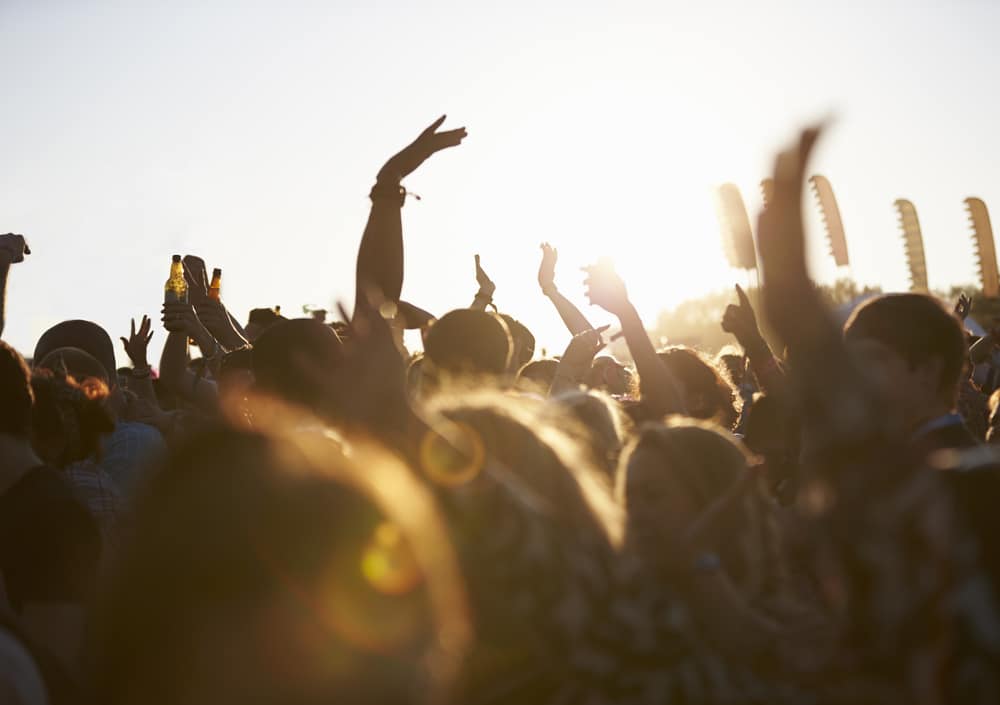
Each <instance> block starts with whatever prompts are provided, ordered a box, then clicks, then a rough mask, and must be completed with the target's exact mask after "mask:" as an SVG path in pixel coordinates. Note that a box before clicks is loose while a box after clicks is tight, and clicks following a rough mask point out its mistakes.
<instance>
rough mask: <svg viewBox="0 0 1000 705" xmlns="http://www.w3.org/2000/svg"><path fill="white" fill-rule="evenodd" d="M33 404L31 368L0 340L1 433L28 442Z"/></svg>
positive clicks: (15, 351)
mask: <svg viewBox="0 0 1000 705" xmlns="http://www.w3.org/2000/svg"><path fill="white" fill-rule="evenodd" d="M34 401H35V395H34V394H33V393H32V391H31V371H30V370H28V365H27V364H26V363H25V362H24V358H23V357H21V355H20V354H19V353H18V352H17V350H15V349H14V348H12V347H11V346H10V345H8V344H7V343H5V342H3V341H2V340H0V433H6V434H9V435H11V436H16V437H17V438H21V439H27V438H29V437H30V435H31V405H32V404H33V403H34Z"/></svg>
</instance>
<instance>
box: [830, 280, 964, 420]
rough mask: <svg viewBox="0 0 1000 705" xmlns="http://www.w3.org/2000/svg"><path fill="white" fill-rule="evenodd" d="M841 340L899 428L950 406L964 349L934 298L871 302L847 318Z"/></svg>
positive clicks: (954, 323) (953, 322)
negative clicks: (876, 386) (877, 390)
mask: <svg viewBox="0 0 1000 705" xmlns="http://www.w3.org/2000/svg"><path fill="white" fill-rule="evenodd" d="M844 339H845V340H846V341H847V344H848V346H849V347H850V349H851V350H852V352H854V353H855V355H856V358H857V359H858V360H859V362H860V364H861V365H862V368H863V369H864V371H865V372H867V373H868V374H869V377H870V378H871V380H872V382H873V383H875V384H877V385H878V388H879V391H880V392H881V394H882V396H883V398H884V400H885V402H886V404H887V406H888V412H889V413H890V414H891V421H892V422H894V423H895V424H898V425H899V426H900V427H901V429H903V430H912V429H914V428H916V427H917V426H919V425H920V424H922V423H924V422H926V421H928V420H930V419H932V418H935V417H937V416H940V415H942V414H945V413H948V412H949V411H951V410H953V409H954V408H955V405H956V403H957V401H958V389H959V382H960V380H961V377H962V370H963V367H964V365H965V361H966V357H967V354H968V348H967V347H966V344H965V336H964V335H963V333H962V326H961V324H960V323H959V321H958V319H957V318H956V317H955V316H954V315H953V314H952V313H951V312H950V311H948V310H947V309H945V307H944V306H943V305H942V304H941V303H940V302H939V301H937V299H934V298H933V297H931V296H926V295H924V294H888V295H885V296H879V297H877V298H874V299H872V300H871V301H869V302H867V303H865V304H863V305H862V306H860V307H859V308H858V309H857V310H856V311H855V312H854V313H853V314H852V315H851V318H850V319H849V320H848V321H847V324H846V326H845V328H844Z"/></svg>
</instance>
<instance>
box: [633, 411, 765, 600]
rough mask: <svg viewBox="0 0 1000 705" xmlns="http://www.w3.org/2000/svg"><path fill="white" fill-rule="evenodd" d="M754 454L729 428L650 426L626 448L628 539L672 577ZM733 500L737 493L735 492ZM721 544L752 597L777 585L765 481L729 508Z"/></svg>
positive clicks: (731, 570) (730, 569)
mask: <svg viewBox="0 0 1000 705" xmlns="http://www.w3.org/2000/svg"><path fill="white" fill-rule="evenodd" d="M747 461H748V459H747V455H746V453H745V452H744V451H743V449H742V448H741V447H740V446H739V445H738V443H737V441H736V439H735V438H733V437H732V436H731V435H730V434H729V433H727V432H725V431H722V430H720V429H717V428H715V427H712V426H710V425H707V424H697V423H693V422H690V421H678V422H673V423H670V424H667V425H665V424H647V425H646V426H645V427H643V428H642V429H641V430H640V431H639V434H638V437H637V439H636V440H635V441H634V442H633V443H632V444H631V445H630V446H629V447H628V448H627V449H626V450H625V452H624V453H623V455H622V463H621V465H620V467H619V475H618V486H617V488H616V491H617V495H618V498H619V501H621V502H622V503H623V505H624V507H625V510H626V517H627V520H626V527H627V528H626V544H627V547H628V548H629V550H632V551H635V552H636V554H637V555H639V556H640V558H641V559H642V560H643V562H644V563H645V564H646V565H647V566H648V567H649V569H651V570H652V571H654V573H656V574H658V575H661V576H667V577H669V575H670V574H671V572H672V571H673V570H674V569H675V568H678V567H680V568H681V569H684V570H689V569H690V566H689V565H686V564H685V565H683V566H676V565H675V564H674V562H673V561H674V559H675V552H676V551H677V550H678V548H679V547H680V546H682V545H683V542H684V541H685V540H686V533H687V531H688V530H689V529H690V528H691V526H692V524H693V523H694V522H695V520H697V519H698V518H699V517H701V516H702V514H703V512H704V511H705V510H706V509H707V508H708V507H709V506H711V505H712V504H713V503H715V502H717V501H718V500H719V499H720V498H722V497H723V496H726V495H727V494H728V493H730V492H731V490H732V489H733V488H734V486H735V485H736V484H737V483H738V482H740V481H747V478H746V477H745V473H746V472H747V471H748V470H747V467H748V463H747ZM728 496H730V497H733V496H734V495H731V494H729V495H728ZM722 511H724V516H722V517H721V518H720V519H719V521H720V522H721V523H720V528H719V530H718V531H719V533H718V535H717V536H716V541H715V544H716V545H717V546H719V550H718V553H719V557H720V559H721V561H722V565H723V568H724V569H725V570H726V572H727V573H728V575H729V576H730V577H731V578H732V579H733V581H734V583H735V584H736V585H738V586H739V587H740V588H741V589H742V590H743V591H744V592H745V594H747V595H748V596H750V597H756V596H758V595H760V594H762V593H763V592H765V591H767V590H769V589H771V588H772V587H773V579H774V577H775V575H776V574H777V572H778V569H779V566H778V565H777V564H776V563H775V561H776V558H777V548H776V535H775V531H774V526H773V524H772V523H771V521H770V517H769V516H768V515H767V512H766V503H765V501H764V499H763V497H762V489H761V488H760V486H759V484H757V483H756V482H752V483H751V485H750V486H749V487H748V488H746V489H745V490H744V491H743V492H742V494H737V495H735V499H734V500H733V501H731V502H729V503H726V504H725V505H724V507H723V510H722Z"/></svg>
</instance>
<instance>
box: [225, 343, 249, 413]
mask: <svg viewBox="0 0 1000 705" xmlns="http://www.w3.org/2000/svg"><path fill="white" fill-rule="evenodd" d="M216 382H217V383H218V385H219V397H220V398H221V399H224V400H227V401H229V402H234V403H240V401H241V400H242V399H243V398H245V397H246V395H247V393H248V392H249V390H250V388H251V387H253V382H254V377H253V348H251V347H249V346H245V347H242V348H238V349H236V350H230V351H229V352H227V353H226V354H225V355H223V356H222V364H221V365H220V366H219V374H218V375H217V376H216Z"/></svg>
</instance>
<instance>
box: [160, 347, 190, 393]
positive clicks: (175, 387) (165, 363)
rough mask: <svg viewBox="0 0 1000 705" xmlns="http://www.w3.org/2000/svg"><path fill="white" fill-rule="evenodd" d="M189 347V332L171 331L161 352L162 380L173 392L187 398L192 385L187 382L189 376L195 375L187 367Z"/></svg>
mask: <svg viewBox="0 0 1000 705" xmlns="http://www.w3.org/2000/svg"><path fill="white" fill-rule="evenodd" d="M187 363H188V348H187V333H184V332H171V333H169V334H168V335H167V341H166V342H165V343H164V344H163V352H162V353H161V354H160V380H161V381H162V382H163V384H164V386H166V387H167V389H169V390H170V391H171V392H173V393H174V394H177V395H179V396H183V397H184V398H185V399H186V398H187V397H188V395H187V393H186V392H187V390H188V389H189V388H190V385H188V384H185V381H186V380H187V379H188V377H193V375H191V373H190V372H189V371H188V368H187Z"/></svg>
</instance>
